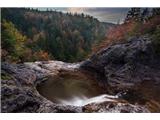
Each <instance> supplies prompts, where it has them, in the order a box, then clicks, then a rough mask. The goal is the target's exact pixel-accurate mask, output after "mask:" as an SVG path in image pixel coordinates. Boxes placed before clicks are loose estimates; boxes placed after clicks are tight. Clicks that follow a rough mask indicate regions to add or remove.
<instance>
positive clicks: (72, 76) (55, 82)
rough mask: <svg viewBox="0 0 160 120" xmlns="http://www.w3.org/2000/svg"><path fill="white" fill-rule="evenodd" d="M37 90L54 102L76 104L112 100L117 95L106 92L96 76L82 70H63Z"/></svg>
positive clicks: (81, 104)
mask: <svg viewBox="0 0 160 120" xmlns="http://www.w3.org/2000/svg"><path fill="white" fill-rule="evenodd" d="M37 90H38V91H39V93H40V94H41V95H42V96H44V97H46V98H47V99H48V100H51V101H52V102H55V103H59V104H66V105H74V106H83V105H86V104H88V103H92V102H103V101H107V100H108V101H109V100H110V101H112V98H115V97H116V96H109V95H106V94H104V90H103V89H102V88H101V87H99V85H98V83H97V82H96V80H95V78H93V77H92V76H88V75H87V76H86V75H85V74H84V73H81V72H61V73H60V74H59V75H57V76H56V77H50V78H49V79H48V80H47V81H45V82H44V83H42V84H40V85H39V86H37Z"/></svg>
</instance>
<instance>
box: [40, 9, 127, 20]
mask: <svg viewBox="0 0 160 120" xmlns="http://www.w3.org/2000/svg"><path fill="white" fill-rule="evenodd" d="M40 9H41V10H42V9H43V10H45V9H47V8H40ZM49 9H52V10H57V11H62V12H65V13H66V12H71V13H79V14H81V13H84V14H88V15H91V16H93V17H95V18H97V19H98V20H99V21H101V22H111V23H117V21H120V23H122V22H123V20H124V18H125V16H126V14H127V11H128V10H129V8H105V7H94V8H93V7H88V8H87V7H68V8H67V7H66V8H63V7H55V8H49Z"/></svg>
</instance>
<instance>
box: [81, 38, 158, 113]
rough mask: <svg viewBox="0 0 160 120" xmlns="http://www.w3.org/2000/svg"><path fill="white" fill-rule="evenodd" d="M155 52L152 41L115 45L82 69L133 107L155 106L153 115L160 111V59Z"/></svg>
mask: <svg viewBox="0 0 160 120" xmlns="http://www.w3.org/2000/svg"><path fill="white" fill-rule="evenodd" d="M159 58H160V56H158V55H157V54H156V53H155V52H154V47H153V44H152V40H151V38H149V37H148V36H142V37H138V38H137V37H135V38H131V39H129V40H128V41H127V42H124V43H121V44H116V45H112V46H110V47H108V48H106V49H104V50H101V51H100V52H98V53H97V54H95V55H93V56H92V57H91V58H90V59H88V60H86V61H85V62H84V63H82V65H81V68H82V69H84V70H87V71H90V72H92V73H94V74H95V75H96V76H97V78H98V80H99V82H100V83H101V84H102V85H103V86H107V88H108V89H107V90H108V92H110V93H120V96H121V97H123V98H124V99H127V100H128V101H130V102H132V103H140V104H141V103H142V104H149V105H150V104H152V103H153V104H152V105H151V106H149V107H150V108H151V111H154V112H157V111H160V104H159V101H160V97H158V93H159V92H160V88H159V85H160V63H159V62H158V61H159V60H160V59H159Z"/></svg>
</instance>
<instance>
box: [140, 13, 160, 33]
mask: <svg viewBox="0 0 160 120" xmlns="http://www.w3.org/2000/svg"><path fill="white" fill-rule="evenodd" d="M157 27H160V15H157V16H155V17H153V18H151V19H150V20H148V21H146V22H145V23H143V25H142V26H141V27H140V29H139V32H140V33H141V34H144V33H146V32H153V31H154V30H155V29H156V28H157Z"/></svg>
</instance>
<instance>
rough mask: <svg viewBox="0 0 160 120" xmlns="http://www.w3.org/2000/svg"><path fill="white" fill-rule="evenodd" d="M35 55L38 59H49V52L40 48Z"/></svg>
mask: <svg viewBox="0 0 160 120" xmlns="http://www.w3.org/2000/svg"><path fill="white" fill-rule="evenodd" d="M34 56H35V58H36V59H37V60H42V61H43V60H44V61H45V60H49V59H50V58H49V55H48V53H47V52H45V51H42V50H40V51H39V52H35V53H34Z"/></svg>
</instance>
